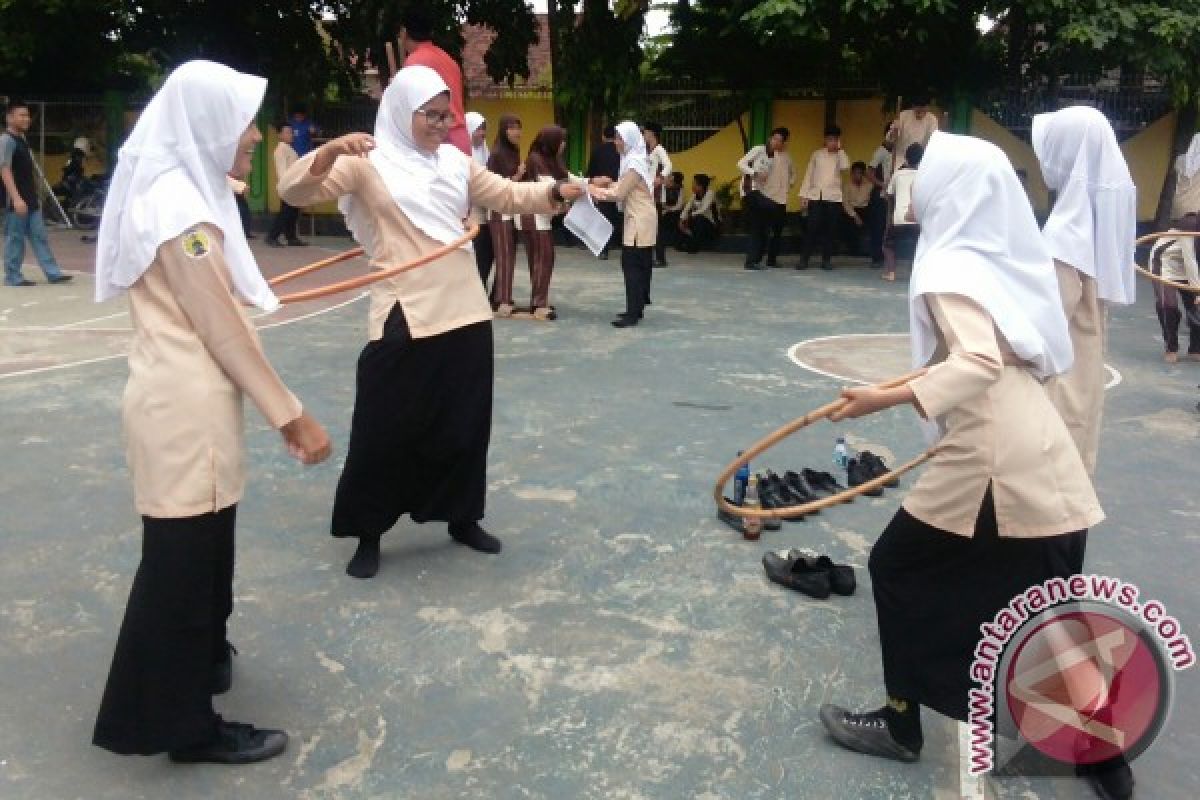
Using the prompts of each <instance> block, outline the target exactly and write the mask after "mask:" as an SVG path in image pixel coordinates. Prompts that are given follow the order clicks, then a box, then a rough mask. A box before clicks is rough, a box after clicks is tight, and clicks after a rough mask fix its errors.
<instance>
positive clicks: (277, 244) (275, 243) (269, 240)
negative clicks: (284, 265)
mask: <svg viewBox="0 0 1200 800" xmlns="http://www.w3.org/2000/svg"><path fill="white" fill-rule="evenodd" d="M266 244H267V247H283V243H282V242H280V241H279V240H278V239H272V238H271V237H269V236H268V237H267V239H266Z"/></svg>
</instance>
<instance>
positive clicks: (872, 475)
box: [846, 450, 900, 497]
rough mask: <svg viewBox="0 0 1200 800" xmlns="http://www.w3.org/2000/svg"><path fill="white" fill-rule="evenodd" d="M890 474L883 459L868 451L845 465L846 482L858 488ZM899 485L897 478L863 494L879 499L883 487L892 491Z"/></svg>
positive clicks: (864, 451)
mask: <svg viewBox="0 0 1200 800" xmlns="http://www.w3.org/2000/svg"><path fill="white" fill-rule="evenodd" d="M889 472H891V470H890V469H888V466H887V464H885V463H883V459H882V458H880V457H879V456H877V455H875V454H874V453H872V452H871V451H870V450H863V451H862V452H860V453H859V454H858V456H857V457H855V458H852V459H850V460H849V461H848V462H847V463H846V482H847V483H848V484H850V486H860V485H862V484H864V483H867V482H868V481H873V480H875V479H876V478H878V477H880V476H882V475H886V474H888V473H889ZM899 485H900V480H899V478H892V479H891V480H889V481H887V482H885V483H884V484H883V486H876V487H875V488H874V489H871V490H870V491H868V492H865V493H864V494H866V495H867V497H880V496H882V495H883V487H884V486H886V487H887V488H889V489H894V488H896V487H897V486H899Z"/></svg>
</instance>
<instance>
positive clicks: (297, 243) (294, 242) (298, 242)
mask: <svg viewBox="0 0 1200 800" xmlns="http://www.w3.org/2000/svg"><path fill="white" fill-rule="evenodd" d="M287 243H288V247H308V242H306V241H304V240H303V239H288V240H287Z"/></svg>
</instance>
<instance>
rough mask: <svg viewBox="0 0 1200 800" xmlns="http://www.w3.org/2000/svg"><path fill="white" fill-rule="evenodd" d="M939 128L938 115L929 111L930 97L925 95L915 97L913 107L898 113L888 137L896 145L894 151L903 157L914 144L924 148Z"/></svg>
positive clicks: (889, 129)
mask: <svg viewBox="0 0 1200 800" xmlns="http://www.w3.org/2000/svg"><path fill="white" fill-rule="evenodd" d="M937 129H938V121H937V117H935V116H934V115H933V114H931V113H930V112H929V98H928V97H926V96H924V95H918V96H916V97H914V98H913V101H912V108H909V109H906V110H904V111H901V112H900V113H899V114H897V115H896V119H895V120H893V122H892V124H891V126H890V127H889V128H888V139H890V140H891V141H892V143H893V145H894V149H893V150H892V152H893V153H897V154H899V156H900V157H903V156H904V154H905V153H907V152H908V148H909V147H910V146H912V145H913V144H919V145H921V147H922V148H924V147H925V146H926V145H928V144H929V137H930V136H933V133H934V131H936V130H937ZM897 166H898V165H897Z"/></svg>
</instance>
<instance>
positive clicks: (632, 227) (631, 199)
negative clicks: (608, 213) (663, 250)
mask: <svg viewBox="0 0 1200 800" xmlns="http://www.w3.org/2000/svg"><path fill="white" fill-rule="evenodd" d="M602 196H604V198H605V199H606V200H609V201H618V202H620V203H622V204H623V205H624V207H625V212H624V213H625V226H624V229H623V231H622V234H621V246H622V247H653V246H654V245H655V243H656V242H658V211H657V210H656V209H655V206H654V195H652V194H651V193H650V189H649V187H647V186H646V182H645V181H644V180H642V176H641V175H639V174H638V173H637V172H635V171H634V170H631V169H629V170H625V174H624V175H622V176H621V180H619V181H617V182H616V183H615V184H614V185H613V186H611V187H610V188H608V189H605V190H603V191H602Z"/></svg>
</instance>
